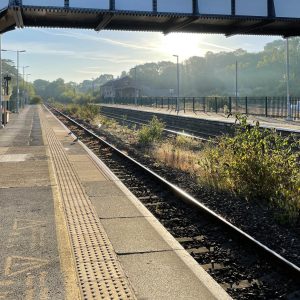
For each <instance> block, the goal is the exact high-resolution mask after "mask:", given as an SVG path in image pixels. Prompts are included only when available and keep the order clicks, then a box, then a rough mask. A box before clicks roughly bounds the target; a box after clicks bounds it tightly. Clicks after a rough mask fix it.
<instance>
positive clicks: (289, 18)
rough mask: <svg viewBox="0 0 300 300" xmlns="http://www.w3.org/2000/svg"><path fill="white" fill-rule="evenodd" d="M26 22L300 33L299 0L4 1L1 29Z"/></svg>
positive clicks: (0, 3)
mask: <svg viewBox="0 0 300 300" xmlns="http://www.w3.org/2000/svg"><path fill="white" fill-rule="evenodd" d="M23 27H48V28H82V29H94V30H97V31H99V30H103V29H110V30H135V31H160V32H163V33H169V32H194V33H197V32H199V33H222V34H225V35H227V36H230V35H235V34H253V35H281V36H284V37H287V36H298V35H300V0H10V1H8V0H0V32H2V33H4V32H6V31H9V30H12V29H15V28H23Z"/></svg>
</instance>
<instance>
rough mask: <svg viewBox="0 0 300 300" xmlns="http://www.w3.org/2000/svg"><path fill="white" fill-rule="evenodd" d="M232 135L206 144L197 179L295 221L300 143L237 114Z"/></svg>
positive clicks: (298, 204)
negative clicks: (258, 203) (213, 145)
mask: <svg viewBox="0 0 300 300" xmlns="http://www.w3.org/2000/svg"><path fill="white" fill-rule="evenodd" d="M237 121H238V123H239V126H238V127H237V129H236V134H235V136H234V137H229V136H224V137H221V138H220V140H219V144H218V146H217V147H208V148H207V149H206V150H205V152H204V154H203V157H202V159H201V161H200V162H199V165H200V167H201V172H200V175H199V180H200V181H202V182H205V183H207V184H209V185H211V186H213V187H216V188H219V189H222V190H227V191H231V192H233V193H235V194H237V195H239V196H242V197H245V198H246V199H248V200H256V201H263V202H265V203H267V204H268V205H271V206H272V207H276V208H279V209H280V210H281V212H282V213H281V217H283V220H288V221H296V220H297V218H299V210H300V165H299V159H300V154H299V151H300V142H299V141H296V139H294V138H284V137H282V136H281V135H280V134H278V133H277V132H275V131H274V130H268V129H261V128H259V123H258V122H257V123H256V124H255V126H253V127H251V126H249V125H248V124H247V118H246V117H245V116H238V117H237Z"/></svg>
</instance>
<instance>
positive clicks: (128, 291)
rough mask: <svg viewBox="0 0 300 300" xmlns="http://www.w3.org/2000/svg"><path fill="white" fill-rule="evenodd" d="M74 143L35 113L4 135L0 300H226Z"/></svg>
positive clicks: (0, 148) (0, 134) (26, 113)
mask: <svg viewBox="0 0 300 300" xmlns="http://www.w3.org/2000/svg"><path fill="white" fill-rule="evenodd" d="M40 124H41V125H40ZM73 140H74V138H73V137H72V136H71V135H69V134H68V131H67V130H66V128H65V127H64V126H63V125H62V124H61V123H60V122H59V121H58V120H57V119H55V118H54V117H53V115H52V114H51V113H49V112H48V111H47V110H45V109H44V110H42V109H41V108H38V107H30V108H26V109H25V110H23V111H22V112H21V113H20V114H19V115H18V118H15V119H14V120H13V121H12V122H11V123H10V124H9V125H8V127H7V128H5V129H4V130H1V131H0V168H1V172H0V182H1V188H0V208H1V210H0V217H1V221H0V239H1V244H2V245H4V247H2V250H1V255H0V265H1V266H2V270H3V272H1V273H0V299H1V298H2V299H230V297H229V296H228V295H227V294H226V293H225V292H224V290H223V289H222V288H221V287H220V286H219V285H218V284H216V283H215V281H214V280H212V278H211V277H210V276H209V275H208V274H207V273H206V272H205V271H204V270H203V269H202V268H201V267H200V266H199V265H198V264H197V263H196V261H195V260H194V259H193V258H192V257H191V256H190V255H189V254H188V253H187V252H186V251H185V250H183V248H182V247H181V246H180V245H179V243H178V242H177V241H176V240H175V239H173V237H171V236H170V235H169V234H168V233H167V232H166V230H165V229H164V228H163V227H162V226H161V225H160V224H159V222H158V221H157V220H156V219H155V218H154V217H153V215H152V214H151V213H150V212H149V211H148V210H147V209H146V208H144V207H143V206H142V205H141V204H140V202H139V201H138V200H137V199H136V198H135V197H134V196H133V195H132V194H131V193H130V192H129V191H128V190H127V189H126V188H125V187H124V186H123V184H122V183H121V182H120V181H119V180H118V178H116V177H115V176H114V175H113V174H112V173H111V172H110V170H108V169H107V167H106V166H105V165H104V164H103V163H102V162H101V161H100V160H99V159H98V158H96V157H95V156H94V154H93V153H91V152H90V151H89V150H87V149H86V147H85V146H84V145H82V144H81V143H80V142H74V141H73Z"/></svg>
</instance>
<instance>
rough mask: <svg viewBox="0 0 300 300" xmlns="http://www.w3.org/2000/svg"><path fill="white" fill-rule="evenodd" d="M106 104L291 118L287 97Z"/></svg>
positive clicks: (299, 108) (295, 105)
mask: <svg viewBox="0 0 300 300" xmlns="http://www.w3.org/2000/svg"><path fill="white" fill-rule="evenodd" d="M101 103H104V104H125V105H138V106H148V107H156V108H165V109H169V110H176V109H177V108H178V109H179V110H180V111H182V110H183V111H184V112H186V111H193V112H213V113H222V114H229V113H232V114H236V113H241V114H249V115H256V116H265V117H279V118H287V117H288V105H287V98H286V97H182V98H177V97H141V98H106V99H102V100H101ZM290 111H291V114H290V116H291V118H293V119H295V120H296V119H300V98H296V97H291V99H290Z"/></svg>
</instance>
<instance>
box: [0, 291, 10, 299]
mask: <svg viewBox="0 0 300 300" xmlns="http://www.w3.org/2000/svg"><path fill="white" fill-rule="evenodd" d="M8 296H9V292H0V299H7V298H8Z"/></svg>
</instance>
